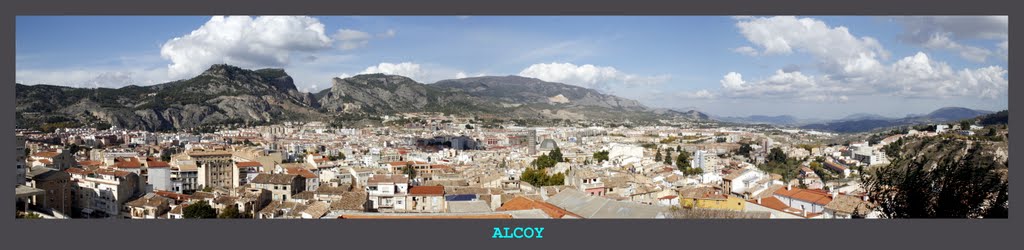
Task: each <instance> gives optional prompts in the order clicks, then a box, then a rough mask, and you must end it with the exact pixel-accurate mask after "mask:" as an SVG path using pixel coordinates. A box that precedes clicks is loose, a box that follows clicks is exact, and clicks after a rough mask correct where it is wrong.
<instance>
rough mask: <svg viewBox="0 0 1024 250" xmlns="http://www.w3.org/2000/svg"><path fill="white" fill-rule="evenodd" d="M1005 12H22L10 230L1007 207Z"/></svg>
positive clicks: (993, 212) (1000, 214)
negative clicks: (91, 33)
mask: <svg viewBox="0 0 1024 250" xmlns="http://www.w3.org/2000/svg"><path fill="white" fill-rule="evenodd" d="M549 18H550V19H557V20H549ZM127 20H137V21H138V22H141V23H147V24H150V25H154V26H156V27H164V28H166V29H167V30H166V31H160V32H155V33H161V34H160V35H155V34H148V35H153V36H154V37H153V38H148V37H147V38H139V37H137V36H144V35H143V34H141V33H140V34H137V35H135V33H130V32H125V31H124V30H118V29H117V28H115V26H117V25H124V24H121V23H130V22H125V21H127ZM1006 20H1007V19H1006V16H958V17H821V18H819V17H785V16H779V17H514V16H512V17H480V16H458V17H456V16H438V17H415V18H413V17H405V18H391V17H367V18H356V17H305V16H303V17H298V16H283V17H271V16H261V17H220V16H216V17H159V18H157V17H47V16H35V17H18V21H19V22H18V27H17V32H18V35H19V36H18V37H17V39H18V41H17V45H18V53H19V54H18V59H17V62H18V69H17V73H18V76H17V78H18V79H17V80H18V82H17V83H16V87H15V88H16V93H15V95H16V102H17V106H16V110H15V122H16V128H17V129H16V131H14V133H15V137H16V144H15V145H16V148H15V154H16V156H17V157H16V159H15V165H16V168H17V175H16V179H15V181H16V185H15V186H16V187H15V194H16V201H15V206H16V217H17V218H22V219H79V218H93V219H96V218H106V219H192V218H210V219H214V218H219V219H901V218H965V219H966V218H974V219H980V218H1007V217H1008V211H1009V198H1008V183H1009V180H1008V178H1009V177H1008V168H1009V147H1008V142H1009V127H1008V123H1009V111H1008V94H1007V90H1008V70H1007V69H1005V67H1006V64H1007V58H1006V53H1007V52H1006V51H1008V43H1007V41H1008V37H1007V36H1006V33H1007V26H1006V25H1007V23H1006V22H1007V21H1006ZM339 22H340V23H343V25H344V27H342V28H337V31H336V32H333V33H332V31H331V29H335V28H336V27H334V26H336V25H337V23H339ZM552 22H553V23H557V24H552V25H553V26H554V27H545V25H546V24H548V23H552ZM590 22H597V23H603V24H607V25H608V26H607V28H594V27H593V26H590V25H580V26H574V25H579V24H578V23H590ZM71 23H85V24H89V25H96V26H102V27H109V28H98V30H97V31H95V32H102V33H103V34H108V35H111V36H114V35H120V36H117V37H115V39H116V38H120V37H121V36H123V37H124V39H125V40H124V41H121V42H118V43H124V44H128V43H131V42H138V43H146V42H150V43H151V41H152V40H159V41H160V42H159V43H160V45H159V46H157V47H158V48H156V49H154V48H152V46H149V47H140V48H141V49H139V50H140V51H141V52H140V54H142V55H139V56H135V55H130V54H117V53H121V52H116V53H115V52H110V51H115V50H117V49H123V50H125V51H128V50H131V49H129V47H132V46H130V45H124V47H121V48H106V47H104V48H97V49H96V50H97V51H80V49H77V47H74V48H73V47H72V46H70V45H64V44H61V43H60V42H55V41H52V40H49V38H50V37H48V36H49V35H48V34H43V33H40V32H38V30H40V29H51V28H54V29H63V28H66V27H65V26H67V25H71ZM114 23H118V24H114ZM509 23H515V24H514V25H513V24H509ZM673 23H676V24H680V25H682V26H683V27H681V28H680V29H685V32H684V31H680V33H686V34H694V33H693V32H700V31H704V29H708V30H711V29H714V28H715V27H717V26H722V27H723V28H722V30H718V31H708V32H706V33H705V34H706V35H707V36H709V37H708V38H707V40H708V41H705V42H703V43H698V42H693V44H683V45H671V46H681V47H687V48H693V50H694V51H688V50H685V49H683V48H680V50H678V51H677V50H675V48H674V47H672V48H664V49H660V48H655V47H657V46H662V45H664V46H669V45H666V44H663V43H661V42H649V40H657V39H658V38H661V37H660V35H658V34H661V33H659V32H658V31H657V30H658V29H657V28H650V29H651V30H653V31H649V30H648V29H649V28H648V27H644V28H636V29H632V27H641V26H644V25H647V24H650V25H654V24H657V25H661V26H658V28H667V27H669V26H672V25H673ZM172 24H173V25H172ZM889 24H898V25H897V26H900V27H902V30H893V29H888V28H878V27H882V26H887V25H889ZM104 25H105V26H104ZM518 25H521V26H518ZM666 25H668V26H666ZM179 26H180V27H185V28H184V29H181V28H178V27H179ZM424 26H427V27H424ZM620 26H621V27H620ZM172 27H173V28H172ZM405 27H408V28H405ZM572 28H579V29H572ZM619 28H621V29H622V30H618V29H619ZM417 29H420V30H417ZM474 29H483V30H486V32H484V31H480V32H472V31H474ZM605 29H608V30H605ZM690 29H693V30H690ZM435 30H436V32H435V33H440V34H433V33H432V34H426V33H423V32H420V31H435ZM492 30H493V32H492ZM562 30H573V32H561V31H562ZM526 31H535V32H537V33H529V32H526ZM119 32H125V34H118V33H119ZM405 32H409V33H410V35H409V36H410V38H405V39H411V41H404V40H403V41H399V40H402V39H403V35H404V34H406V33H405ZM462 32H465V33H467V34H463V33H462ZM601 32H608V33H615V34H618V35H615V34H603V33H601ZM630 32H640V33H642V34H650V35H651V36H652V37H645V38H644V39H639V40H640V41H642V42H637V40H636V39H637V37H642V35H639V34H634V33H630ZM644 32H651V33H644ZM498 33H507V34H498ZM567 33H568V34H567ZM168 34H170V35H168ZM442 34H443V37H434V36H442ZM508 34H511V35H508ZM580 34H582V35H580ZM461 35H465V36H467V37H460V36H461ZM577 35H578V36H579V37H568V38H566V37H558V36H577ZM619 35H621V36H625V37H627V38H618V37H619ZM133 36H136V37H135V38H130V37H133ZM481 36H483V37H481ZM606 36H607V39H609V40H607V41H606V40H604V39H605V38H606ZM444 37H451V39H457V38H462V39H463V40H472V39H480V41H479V43H475V44H472V45H467V44H463V43H462V42H457V41H448V40H445V39H440V38H444ZM513 37H514V38H522V39H523V41H522V42H504V41H498V40H503V39H512V38H513ZM594 37H601V39H594V40H596V41H593V43H588V41H590V40H588V39H590V38H594ZM435 38H436V39H435ZM673 38H678V39H681V40H683V41H690V40H688V39H690V38H679V37H673ZM131 39H139V41H134V40H131ZM545 39H549V40H551V41H547V40H545ZM567 39H568V40H567ZM85 40H86V41H82V43H84V44H86V45H88V43H89V41H88V40H91V39H85ZM559 41H569V42H559ZM97 42H98V40H97ZM534 42H536V43H537V45H536V46H533V45H534ZM606 43H624V44H626V45H624V46H633V47H634V48H637V49H635V50H631V51H629V52H622V51H618V49H617V48H608V47H605V46H608V44H606ZM515 44H522V45H523V46H518V45H515ZM712 45H714V46H724V47H722V48H720V51H718V52H714V51H712V52H709V51H708V49H706V48H704V47H705V46H712ZM111 47H118V46H116V45H114V46H111ZM409 48H416V49H415V51H410V49H409ZM108 50H109V51H108ZM506 50H507V51H506ZM519 50H523V51H519ZM51 53H67V55H63V56H61V57H60V59H56V58H54V57H53V56H52V54H51ZM109 53H115V54H114V55H112V56H111V55H108V54H109ZM124 53H127V52H124ZM146 53H149V54H148V55H147V54H146ZM391 53H397V54H391ZM505 53H509V54H513V53H514V54H516V56H511V55H505ZM154 54H155V55H158V56H154ZM499 54H500V55H501V56H502V58H501V59H490V60H502V61H503V62H491V61H488V59H487V58H493V57H497V56H498V55H499ZM623 54H625V55H623ZM719 54H721V55H719ZM395 55H402V56H405V57H397V56H395ZM519 55H521V56H519ZM93 57H97V58H107V57H117V58H120V59H117V62H115V63H96V60H97V59H96V58H93ZM449 57H451V58H449ZM680 57H682V58H680ZM396 58H403V59H396ZM407 58H413V59H407ZM416 58H420V59H416ZM428 58H432V59H428ZM711 58H722V59H711ZM624 59H625V60H627V61H629V63H625V62H624V63H622V64H615V61H617V60H624ZM629 59H632V60H629ZM701 59H703V60H705V61H707V62H706V63H704V64H707V65H701V66H692V67H694V68H695V69H692V70H683V71H673V70H669V68H671V67H668V66H650V67H648V68H647V69H641V68H644V67H646V65H648V64H651V65H654V64H663V65H690V64H692V62H689V61H688V60H690V61H692V60H701ZM394 60H397V62H400V63H391V62H396V61H394ZM405 60H409V61H405ZM448 60H451V62H449V61H448ZM676 60H680V61H676ZM58 61H60V62H58ZM381 61H391V62H381ZM588 61H593V62H595V63H596V64H597V65H592V64H586V62H588ZM511 62H516V63H511ZM76 63H78V64H77V65H76ZM55 64H61V65H64V64H68V65H72V66H67V67H65V66H52V67H51V66H49V65H55ZM696 64H700V63H696ZM83 65H84V66H83ZM97 65H102V66H97ZM141 65H150V66H141ZM341 65H344V66H341ZM366 65H371V66H369V67H365V66H366ZM607 65H614V67H613V66H607ZM737 65H740V66H737ZM92 66H95V67H92ZM332 67H333V68H332ZM363 67H365V69H362V68H363ZM773 67H774V68H773ZM321 69H324V70H323V72H321ZM712 70H715V71H714V72H713V73H711V74H708V73H707V72H708V71H712ZM626 72H630V73H626ZM741 72H743V73H745V75H744V74H743V73H741ZM690 75H693V76H690ZM698 75H699V76H698ZM496 229H497V228H496ZM506 230H507V229H506ZM541 230H543V228H541Z"/></svg>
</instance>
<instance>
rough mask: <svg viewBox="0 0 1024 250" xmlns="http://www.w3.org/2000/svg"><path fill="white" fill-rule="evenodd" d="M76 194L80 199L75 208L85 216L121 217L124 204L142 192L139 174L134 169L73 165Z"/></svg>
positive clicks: (71, 170)
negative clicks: (127, 170)
mask: <svg viewBox="0 0 1024 250" xmlns="http://www.w3.org/2000/svg"><path fill="white" fill-rule="evenodd" d="M67 172H68V173H69V174H71V180H72V182H73V183H75V184H76V185H74V186H72V196H74V198H75V200H76V202H75V203H74V204H73V205H72V210H74V212H76V213H77V214H78V215H79V216H77V217H85V218H96V217H100V218H102V217H118V216H121V208H122V207H123V206H124V204H125V203H127V202H128V201H129V200H132V199H134V198H135V197H136V196H137V195H138V194H139V193H140V192H139V190H140V187H139V186H138V184H139V176H138V175H136V174H135V173H132V172H126V171H120V170H113V169H103V168H99V169H91V170H90V169H81V168H69V169H68V170H67Z"/></svg>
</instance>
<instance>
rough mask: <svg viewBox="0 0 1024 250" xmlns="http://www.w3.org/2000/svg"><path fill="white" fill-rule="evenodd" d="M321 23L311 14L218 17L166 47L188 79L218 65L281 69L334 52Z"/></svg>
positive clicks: (174, 67)
mask: <svg viewBox="0 0 1024 250" xmlns="http://www.w3.org/2000/svg"><path fill="white" fill-rule="evenodd" d="M331 43H332V40H331V38H329V37H327V35H325V34H324V25H323V24H322V23H320V21H319V20H317V19H315V18H312V17H306V16H261V17H257V18H252V17H248V16H230V17H223V16H214V17H212V18H210V20H209V21H207V22H206V23H205V24H203V26H201V27H199V28H198V29H196V30H193V31H192V32H191V33H189V34H187V35H184V36H180V37H176V38H173V39H171V40H169V41H167V42H166V43H164V44H163V46H162V47H161V49H160V55H161V57H163V58H164V59H167V60H170V61H171V64H170V65H168V73H169V74H170V75H171V76H172V77H188V76H192V75H195V74H198V73H199V72H201V71H203V70H205V69H206V68H208V67H209V66H210V65H212V64H217V63H228V64H232V65H236V66H240V67H246V68H252V67H264V66H271V67H281V66H284V65H287V64H288V63H289V58H290V57H291V55H292V54H293V53H297V52H314V51H317V50H322V49H327V48H330V46H331Z"/></svg>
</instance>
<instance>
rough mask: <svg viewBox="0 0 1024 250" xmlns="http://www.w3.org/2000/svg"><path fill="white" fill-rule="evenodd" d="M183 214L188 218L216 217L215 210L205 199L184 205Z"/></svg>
mask: <svg viewBox="0 0 1024 250" xmlns="http://www.w3.org/2000/svg"><path fill="white" fill-rule="evenodd" d="M182 213H183V216H185V218H188V219H212V218H217V210H215V209H213V207H211V206H210V204H208V203H206V201H198V202H196V203H193V204H191V205H189V206H188V207H185V209H184V210H183V211H182Z"/></svg>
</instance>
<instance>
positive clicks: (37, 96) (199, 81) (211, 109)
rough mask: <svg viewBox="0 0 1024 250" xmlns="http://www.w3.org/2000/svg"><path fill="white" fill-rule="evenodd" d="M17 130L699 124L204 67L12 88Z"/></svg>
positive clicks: (484, 89) (578, 100) (390, 78)
mask: <svg viewBox="0 0 1024 250" xmlns="http://www.w3.org/2000/svg"><path fill="white" fill-rule="evenodd" d="M16 97H17V100H18V105H17V111H16V113H15V115H16V119H17V121H18V126H19V127H40V126H42V125H47V126H50V127H53V126H56V127H65V126H98V125H112V126H117V127H123V128H131V129H145V130H178V129H187V128H196V127H203V126H210V125H223V124H249V125H252V124H268V123H277V122H282V121H309V120H332V119H335V118H337V117H339V116H345V115H353V114H355V115H358V116H359V117H372V116H381V115H391V114H397V113H404V112H443V113H449V114H462V115H489V116H491V117H501V118H524V119H541V120H543V119H562V120H582V119H589V120H630V121H638V120H648V121H653V120H658V119H687V120H707V119H708V118H707V115H704V114H702V113H700V112H696V111H689V112H677V111H672V110H655V109H650V108H647V107H645V106H643V105H641V104H640V103H639V102H637V101H635V100H630V99H625V98H621V97H617V96H614V95H607V94H602V93H600V92H598V91H595V90H591V89H587V88H582V87H578V86H572V85H566V84H561V83H552V82H545V81H541V80H538V79H534V78H525V77H518V76H506V77H475V78H466V79H457V80H444V81H440V82H438V83H436V84H422V83H418V82H416V81H414V80H412V79H409V78H407V77H403V76H397V75H384V74H366V75H358V76H354V77H349V78H344V79H341V78H335V79H333V85H332V86H331V88H330V89H327V90H323V91H321V92H319V93H316V94H312V93H304V92H301V91H299V90H298V89H296V87H295V83H294V80H293V79H292V78H291V76H288V74H287V73H285V72H284V70H281V69H260V70H246V69H241V68H238V67H234V66H230V65H213V66H211V67H210V68H209V69H208V70H206V71H205V72H203V73H202V74H200V75H198V76H196V77H193V78H191V79H186V80H180V81H174V82H169V83H163V84H157V85H152V86H142V87H140V86H127V87H123V88H118V89H109V88H97V89H80V88H69V87H60V86H48V85H33V86H28V85H21V84H18V85H17V87H16Z"/></svg>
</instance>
